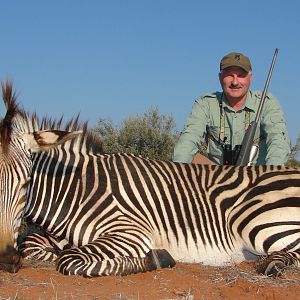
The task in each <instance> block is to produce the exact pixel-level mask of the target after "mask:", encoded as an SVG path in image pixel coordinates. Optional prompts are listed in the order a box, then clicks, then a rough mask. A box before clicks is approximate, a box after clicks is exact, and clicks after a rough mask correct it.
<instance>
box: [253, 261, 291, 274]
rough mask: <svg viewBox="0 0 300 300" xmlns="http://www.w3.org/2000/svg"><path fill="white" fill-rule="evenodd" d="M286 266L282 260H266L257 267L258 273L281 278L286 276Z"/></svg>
mask: <svg viewBox="0 0 300 300" xmlns="http://www.w3.org/2000/svg"><path fill="white" fill-rule="evenodd" d="M285 268H286V265H285V264H284V263H283V262H282V261H280V260H271V259H266V260H264V261H263V262H262V263H261V264H259V265H258V267H257V272H258V273H260V274H263V275H266V276H268V277H280V276H282V275H283V274H284V270H285Z"/></svg>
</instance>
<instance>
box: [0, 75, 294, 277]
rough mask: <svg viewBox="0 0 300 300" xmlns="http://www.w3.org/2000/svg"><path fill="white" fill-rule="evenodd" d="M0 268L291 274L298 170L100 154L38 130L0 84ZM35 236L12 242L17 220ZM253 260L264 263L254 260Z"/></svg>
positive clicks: (65, 130) (76, 130)
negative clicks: (178, 268)
mask: <svg viewBox="0 0 300 300" xmlns="http://www.w3.org/2000/svg"><path fill="white" fill-rule="evenodd" d="M2 94H3V100H4V104H5V106H6V109H7V112H6V115H5V117H4V119H3V120H2V122H1V124H0V142H1V147H0V201H1V202H0V203H1V205H0V267H1V268H2V269H3V270H6V271H9V272H17V271H18V270H19V269H20V267H21V265H22V261H23V259H24V258H25V259H26V258H29V259H39V260H45V261H55V263H56V268H57V270H58V271H59V272H61V273H62V274H65V275H75V274H77V275H81V276H84V277H95V276H104V275H129V274H133V273H139V272H146V271H154V270H156V269H159V268H168V267H173V266H174V265H175V263H176V262H177V261H180V262H185V263H202V264H206V265H214V266H224V265H228V264H232V263H240V262H242V261H244V260H247V259H258V262H259V263H258V267H257V270H258V272H260V273H264V274H266V275H268V276H279V275H281V274H282V273H283V272H284V270H285V269H286V267H287V266H289V265H294V266H297V267H299V266H300V260H299V259H300V256H299V255H300V170H299V169H290V168H286V167H282V166H255V167H254V166H245V167H237V166H217V165H196V164H183V163H175V162H168V161H160V160H152V159H149V158H143V157H140V156H134V155H130V154H119V153H116V154H105V153H103V152H102V151H101V141H99V139H97V137H96V136H95V134H93V131H92V130H90V129H88V128H87V124H86V123H84V124H83V125H81V124H80V122H79V121H78V117H77V118H74V119H72V120H71V121H70V122H69V123H68V124H67V125H65V126H63V125H62V120H61V119H60V120H58V121H55V120H54V121H53V120H51V119H48V118H43V119H42V121H40V120H39V118H38V117H37V115H36V114H35V113H34V114H30V113H27V112H25V111H24V110H23V109H22V108H20V105H19V104H18V103H17V99H16V94H15V93H14V91H13V87H12V83H11V82H10V81H9V82H6V83H4V82H2ZM23 219H26V220H28V222H30V223H32V224H33V225H34V226H38V227H39V228H40V230H39V231H35V232H33V233H29V234H27V235H25V236H23V237H22V239H20V236H21V233H20V229H21V226H22V220H23ZM262 256H266V258H264V259H261V257H262Z"/></svg>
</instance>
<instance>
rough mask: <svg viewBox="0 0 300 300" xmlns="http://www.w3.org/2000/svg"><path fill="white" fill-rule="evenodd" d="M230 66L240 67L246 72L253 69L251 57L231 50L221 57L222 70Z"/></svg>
mask: <svg viewBox="0 0 300 300" xmlns="http://www.w3.org/2000/svg"><path fill="white" fill-rule="evenodd" d="M228 67H240V68H242V69H243V70H245V71H246V72H249V71H251V70H252V67H251V62H250V59H249V58H248V57H247V56H245V55H244V54H242V53H238V52H231V53H229V54H227V55H225V56H224V57H223V58H222V59H221V62H220V71H222V70H224V69H226V68H228Z"/></svg>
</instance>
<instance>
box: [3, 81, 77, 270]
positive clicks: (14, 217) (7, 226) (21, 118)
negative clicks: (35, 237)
mask: <svg viewBox="0 0 300 300" xmlns="http://www.w3.org/2000/svg"><path fill="white" fill-rule="evenodd" d="M1 85H2V96H3V101H4V104H5V106H6V110H7V111H6V115H5V116H4V118H3V119H2V121H1V123H0V268H1V269H5V270H6V271H9V272H17V271H18V270H19V268H20V266H21V259H20V255H19V253H18V250H17V238H18V234H19V229H20V226H21V221H22V215H23V212H24V208H25V203H26V188H27V185H28V183H29V182H30V176H31V167H32V161H31V154H33V153H35V152H40V151H47V150H49V149H52V148H54V147H56V146H57V145H59V144H62V143H64V142H66V141H67V140H70V139H72V138H75V137H77V136H78V135H79V134H81V131H73V132H68V131H60V130H36V129H37V125H35V126H34V124H33V122H32V119H34V118H31V117H29V115H28V114H27V113H25V112H24V111H23V110H22V109H20V108H19V106H18V104H17V102H16V95H15V93H14V92H13V89H12V83H11V82H6V83H3V82H2V83H1ZM36 123H38V122H36Z"/></svg>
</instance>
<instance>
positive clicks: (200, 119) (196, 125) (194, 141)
mask: <svg viewBox="0 0 300 300" xmlns="http://www.w3.org/2000/svg"><path fill="white" fill-rule="evenodd" d="M208 120H209V106H208V102H207V100H205V99H203V98H199V99H197V100H196V101H195V103H194V105H193V108H192V111H191V113H190V115H189V117H188V119H187V121H186V123H185V125H184V128H183V130H182V133H181V135H180V137H179V140H178V142H177V143H176V145H175V148H174V153H173V161H177V162H185V163H190V162H191V161H192V160H193V158H194V156H195V154H196V153H197V152H198V151H199V148H200V144H201V142H203V141H204V136H205V134H206V126H207V124H208Z"/></svg>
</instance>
